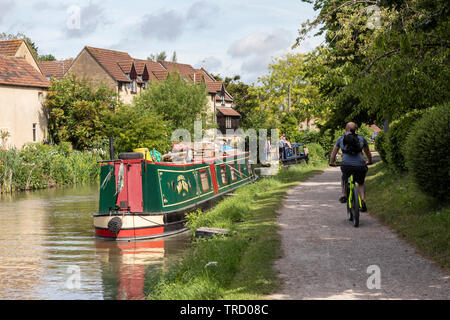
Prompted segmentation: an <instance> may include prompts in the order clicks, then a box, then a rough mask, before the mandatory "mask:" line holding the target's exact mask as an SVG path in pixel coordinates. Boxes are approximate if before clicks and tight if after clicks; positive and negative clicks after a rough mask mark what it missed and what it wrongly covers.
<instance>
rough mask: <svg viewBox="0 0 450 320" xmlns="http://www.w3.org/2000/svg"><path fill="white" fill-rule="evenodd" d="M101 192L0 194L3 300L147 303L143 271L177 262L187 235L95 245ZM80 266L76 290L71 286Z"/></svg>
mask: <svg viewBox="0 0 450 320" xmlns="http://www.w3.org/2000/svg"><path fill="white" fill-rule="evenodd" d="M97 207H98V186H96V185H94V186H84V187H77V188H62V189H52V190H41V191H35V192H27V193H19V194H16V195H12V196H11V195H6V196H5V195H2V196H0V299H89V300H95V299H144V298H145V294H144V292H143V291H144V286H145V281H144V276H145V274H146V272H152V271H153V270H160V269H161V268H163V267H164V266H165V265H167V263H169V261H171V260H174V259H178V258H179V256H180V255H181V254H182V252H183V251H184V250H185V248H186V247H187V246H188V243H189V236H188V234H181V235H178V236H175V237H171V238H164V239H162V240H154V241H145V242H127V243H118V242H113V241H100V240H96V239H95V238H94V235H93V226H92V223H93V220H92V213H93V212H95V211H96V209H97ZM73 266H76V267H77V268H79V271H80V274H79V280H80V282H79V283H80V286H79V288H78V287H76V288H72V287H70V286H68V281H70V279H71V276H73V273H72V272H71V271H70V270H72V269H71V267H73Z"/></svg>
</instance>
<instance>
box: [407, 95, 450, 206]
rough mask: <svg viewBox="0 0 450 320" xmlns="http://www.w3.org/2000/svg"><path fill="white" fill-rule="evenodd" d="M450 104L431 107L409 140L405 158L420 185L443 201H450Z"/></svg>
mask: <svg viewBox="0 0 450 320" xmlns="http://www.w3.org/2000/svg"><path fill="white" fill-rule="evenodd" d="M449 141H450V104H449V103H446V104H444V105H441V106H439V107H436V108H431V109H428V110H427V111H426V112H425V113H424V115H423V117H422V118H421V119H420V120H418V121H417V122H416V124H415V125H414V126H413V128H412V130H411V133H410V135H409V136H408V139H407V141H406V147H405V148H406V149H405V151H406V152H405V159H406V167H407V168H408V171H409V173H410V174H411V176H412V177H413V179H414V180H415V182H416V183H417V184H418V186H419V188H420V189H421V190H422V191H423V192H424V193H426V194H429V195H431V196H433V197H435V198H437V199H439V200H444V201H449V200H450V192H449V185H450V148H449Z"/></svg>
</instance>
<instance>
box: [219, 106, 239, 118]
mask: <svg viewBox="0 0 450 320" xmlns="http://www.w3.org/2000/svg"><path fill="white" fill-rule="evenodd" d="M216 109H217V111H219V112H220V113H221V114H223V115H224V116H230V117H240V116H241V115H240V113H239V112H237V111H236V110H234V109H233V108H216Z"/></svg>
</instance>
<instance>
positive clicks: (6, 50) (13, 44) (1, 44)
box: [0, 39, 42, 73]
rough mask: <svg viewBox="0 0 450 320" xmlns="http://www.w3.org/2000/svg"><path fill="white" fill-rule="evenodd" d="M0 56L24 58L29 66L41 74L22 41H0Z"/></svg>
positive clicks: (29, 49) (24, 42) (30, 51)
mask: <svg viewBox="0 0 450 320" xmlns="http://www.w3.org/2000/svg"><path fill="white" fill-rule="evenodd" d="M0 55H3V56H6V57H16V58H24V59H25V61H26V62H27V63H28V64H29V65H31V66H32V67H33V68H35V69H36V70H37V71H38V72H40V73H42V72H41V69H40V68H39V65H38V61H37V60H36V58H35V57H34V56H33V53H32V50H31V48H30V47H29V46H28V44H27V42H26V41H25V40H24V39H15V40H0Z"/></svg>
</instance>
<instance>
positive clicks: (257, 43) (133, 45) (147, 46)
mask: <svg viewBox="0 0 450 320" xmlns="http://www.w3.org/2000/svg"><path fill="white" fill-rule="evenodd" d="M315 16H316V13H315V12H314V10H313V9H312V5H311V4H308V3H303V2H301V1H300V0H276V1H274V0H246V1H238V0H146V1H139V0H134V1H133V2H131V1H124V0H120V1H118V0H103V1H99V0H0V33H1V32H5V33H7V34H10V33H11V34H16V33H18V32H21V33H24V34H25V35H27V36H28V37H30V38H31V39H32V41H33V42H34V43H35V44H36V45H37V47H38V52H39V54H41V55H42V54H52V55H54V56H55V57H56V58H57V59H66V58H75V57H76V56H77V55H78V53H79V52H80V51H81V50H82V49H83V47H84V46H86V45H88V46H92V47H97V48H105V49H113V50H118V51H124V52H128V53H129V54H130V55H131V56H132V57H134V58H139V59H146V58H147V57H148V56H149V55H150V54H152V53H158V52H161V51H165V52H166V53H167V56H168V58H169V59H170V58H171V56H172V53H173V52H174V51H176V54H177V59H178V62H180V63H187V64H191V65H192V66H194V67H196V68H199V67H204V68H206V69H207V70H208V71H209V72H211V73H214V74H220V75H221V76H222V77H225V76H229V77H233V76H235V75H240V76H241V80H242V81H244V82H246V83H249V84H250V83H253V82H255V81H257V79H258V77H261V76H263V75H265V74H267V67H268V65H269V64H270V63H271V62H272V61H273V58H275V57H280V56H282V55H284V54H286V53H293V52H301V53H306V52H309V51H311V50H312V49H314V48H315V47H316V46H318V45H319V44H320V43H321V42H322V41H323V38H322V37H312V38H310V39H307V40H306V41H304V42H303V43H302V45H301V46H300V47H299V48H296V49H295V50H292V49H291V47H292V45H293V44H294V42H295V39H296V37H297V30H298V29H299V28H300V26H301V23H302V22H305V21H306V20H307V19H311V20H312V19H313V18H314V17H315Z"/></svg>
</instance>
